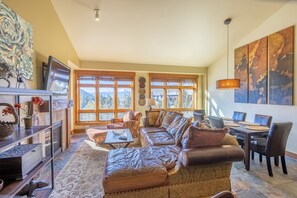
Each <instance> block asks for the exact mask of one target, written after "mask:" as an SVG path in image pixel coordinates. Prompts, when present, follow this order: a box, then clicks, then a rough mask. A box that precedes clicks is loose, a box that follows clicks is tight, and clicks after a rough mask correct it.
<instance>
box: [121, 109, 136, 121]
mask: <svg viewBox="0 0 297 198" xmlns="http://www.w3.org/2000/svg"><path fill="white" fill-rule="evenodd" d="M133 119H134V112H133V111H129V112H127V113H126V114H125V115H124V117H123V122H127V121H130V120H133Z"/></svg>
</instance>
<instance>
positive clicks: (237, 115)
mask: <svg viewBox="0 0 297 198" xmlns="http://www.w3.org/2000/svg"><path fill="white" fill-rule="evenodd" d="M245 118H246V113H245V112H240V111H234V112H233V115H232V120H233V121H236V122H240V121H245Z"/></svg>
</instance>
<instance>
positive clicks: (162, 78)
mask: <svg viewBox="0 0 297 198" xmlns="http://www.w3.org/2000/svg"><path fill="white" fill-rule="evenodd" d="M198 78H199V76H198V75H187V74H163V73H162V74H160V73H150V74H149V97H150V98H151V97H152V93H151V90H152V89H163V90H164V108H161V109H163V110H170V111H178V112H182V111H192V110H195V109H197V106H198ZM183 80H190V81H192V82H193V83H195V86H184V85H182V81H183ZM152 81H156V82H164V85H151V82H152ZM167 82H178V83H179V85H178V86H171V85H167ZM168 89H178V90H179V98H178V99H179V107H180V108H167V90H168ZM183 89H192V90H193V91H194V98H195V100H194V101H193V107H192V108H182V90H183ZM161 109H160V110H161Z"/></svg>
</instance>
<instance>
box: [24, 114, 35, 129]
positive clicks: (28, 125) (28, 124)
mask: <svg viewBox="0 0 297 198" xmlns="http://www.w3.org/2000/svg"><path fill="white" fill-rule="evenodd" d="M22 120H23V121H24V124H25V129H32V125H33V119H32V117H31V116H28V117H24V118H23V119H22Z"/></svg>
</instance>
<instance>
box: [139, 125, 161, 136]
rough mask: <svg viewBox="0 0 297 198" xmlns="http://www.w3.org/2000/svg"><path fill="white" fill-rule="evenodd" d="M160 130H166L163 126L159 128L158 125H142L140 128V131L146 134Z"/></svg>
mask: <svg viewBox="0 0 297 198" xmlns="http://www.w3.org/2000/svg"><path fill="white" fill-rule="evenodd" d="M160 131H166V129H165V128H160V127H144V128H141V129H140V133H142V134H146V133H155V132H160Z"/></svg>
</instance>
